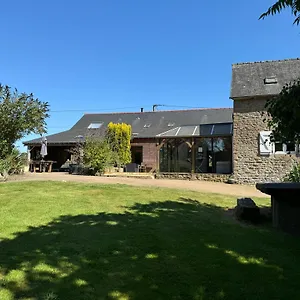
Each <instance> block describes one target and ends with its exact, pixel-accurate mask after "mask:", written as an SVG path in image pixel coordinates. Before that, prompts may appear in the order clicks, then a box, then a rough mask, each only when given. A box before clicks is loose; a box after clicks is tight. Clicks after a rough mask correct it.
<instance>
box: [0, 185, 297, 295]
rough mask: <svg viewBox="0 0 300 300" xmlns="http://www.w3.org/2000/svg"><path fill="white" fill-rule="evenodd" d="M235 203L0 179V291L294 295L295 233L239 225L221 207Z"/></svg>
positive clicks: (115, 188)
mask: <svg viewBox="0 0 300 300" xmlns="http://www.w3.org/2000/svg"><path fill="white" fill-rule="evenodd" d="M183 184H184V182H183ZM255 200H257V203H259V204H260V205H269V202H270V201H269V200H268V199H265V200H264V199H260V200H258V199H255ZM235 203H236V198H235V197H231V196H223V195H215V194H200V193H197V192H186V191H180V190H169V189H147V188H136V187H129V186H123V185H109V186H108V185H84V184H75V183H64V182H57V183H53V182H32V183H29V182H26V183H5V184H0V204H1V209H0V229H1V230H0V299H1V300H11V299H22V300H24V299H27V300H28V299H38V300H46V299H47V300H54V299H56V300H76V299H82V300H89V299H94V300H99V299H141V300H144V299H145V300H147V299H149V300H150V299H151V300H157V299H187V300H188V299H195V300H196V299H197V300H200V299H201V300H208V299H229V300H233V299H239V300H241V299H242V300H247V299H272V300H274V299H289V300H291V299H300V290H299V281H300V271H299V268H300V241H299V239H296V238H293V237H291V236H288V235H285V234H283V233H281V232H276V231H274V230H273V229H272V228H270V226H266V225H264V226H259V227H254V226H246V225H241V224H239V223H238V222H236V221H235V220H234V219H233V218H232V217H231V216H230V214H228V212H227V213H226V212H225V209H226V208H233V207H234V206H235Z"/></svg>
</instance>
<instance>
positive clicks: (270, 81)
mask: <svg viewBox="0 0 300 300" xmlns="http://www.w3.org/2000/svg"><path fill="white" fill-rule="evenodd" d="M276 83H278V80H277V78H276V76H270V77H266V78H265V79H264V84H276Z"/></svg>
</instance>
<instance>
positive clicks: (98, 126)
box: [88, 123, 103, 129]
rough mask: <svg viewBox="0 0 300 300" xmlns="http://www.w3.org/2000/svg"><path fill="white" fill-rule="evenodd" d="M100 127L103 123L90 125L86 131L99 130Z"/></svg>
mask: <svg viewBox="0 0 300 300" xmlns="http://www.w3.org/2000/svg"><path fill="white" fill-rule="evenodd" d="M102 125H103V123H91V124H90V125H89V126H88V129H99V128H100V127H101V126H102Z"/></svg>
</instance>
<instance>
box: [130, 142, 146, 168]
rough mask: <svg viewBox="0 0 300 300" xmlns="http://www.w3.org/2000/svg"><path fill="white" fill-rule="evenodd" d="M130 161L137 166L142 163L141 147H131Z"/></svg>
mask: <svg viewBox="0 0 300 300" xmlns="http://www.w3.org/2000/svg"><path fill="white" fill-rule="evenodd" d="M131 161H132V162H133V163H136V164H138V165H140V164H141V163H142V162H143V146H133V147H131Z"/></svg>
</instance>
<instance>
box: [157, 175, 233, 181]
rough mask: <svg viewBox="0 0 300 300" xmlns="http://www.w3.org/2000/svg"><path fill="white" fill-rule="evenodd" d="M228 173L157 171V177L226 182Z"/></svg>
mask: <svg viewBox="0 0 300 300" xmlns="http://www.w3.org/2000/svg"><path fill="white" fill-rule="evenodd" d="M230 176H231V175H230V174H211V173H201V174H200V173H199V174H198V173H197V174H192V173H158V174H156V176H155V178H157V179H181V180H202V181H214V182H228V181H229V178H230Z"/></svg>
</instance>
